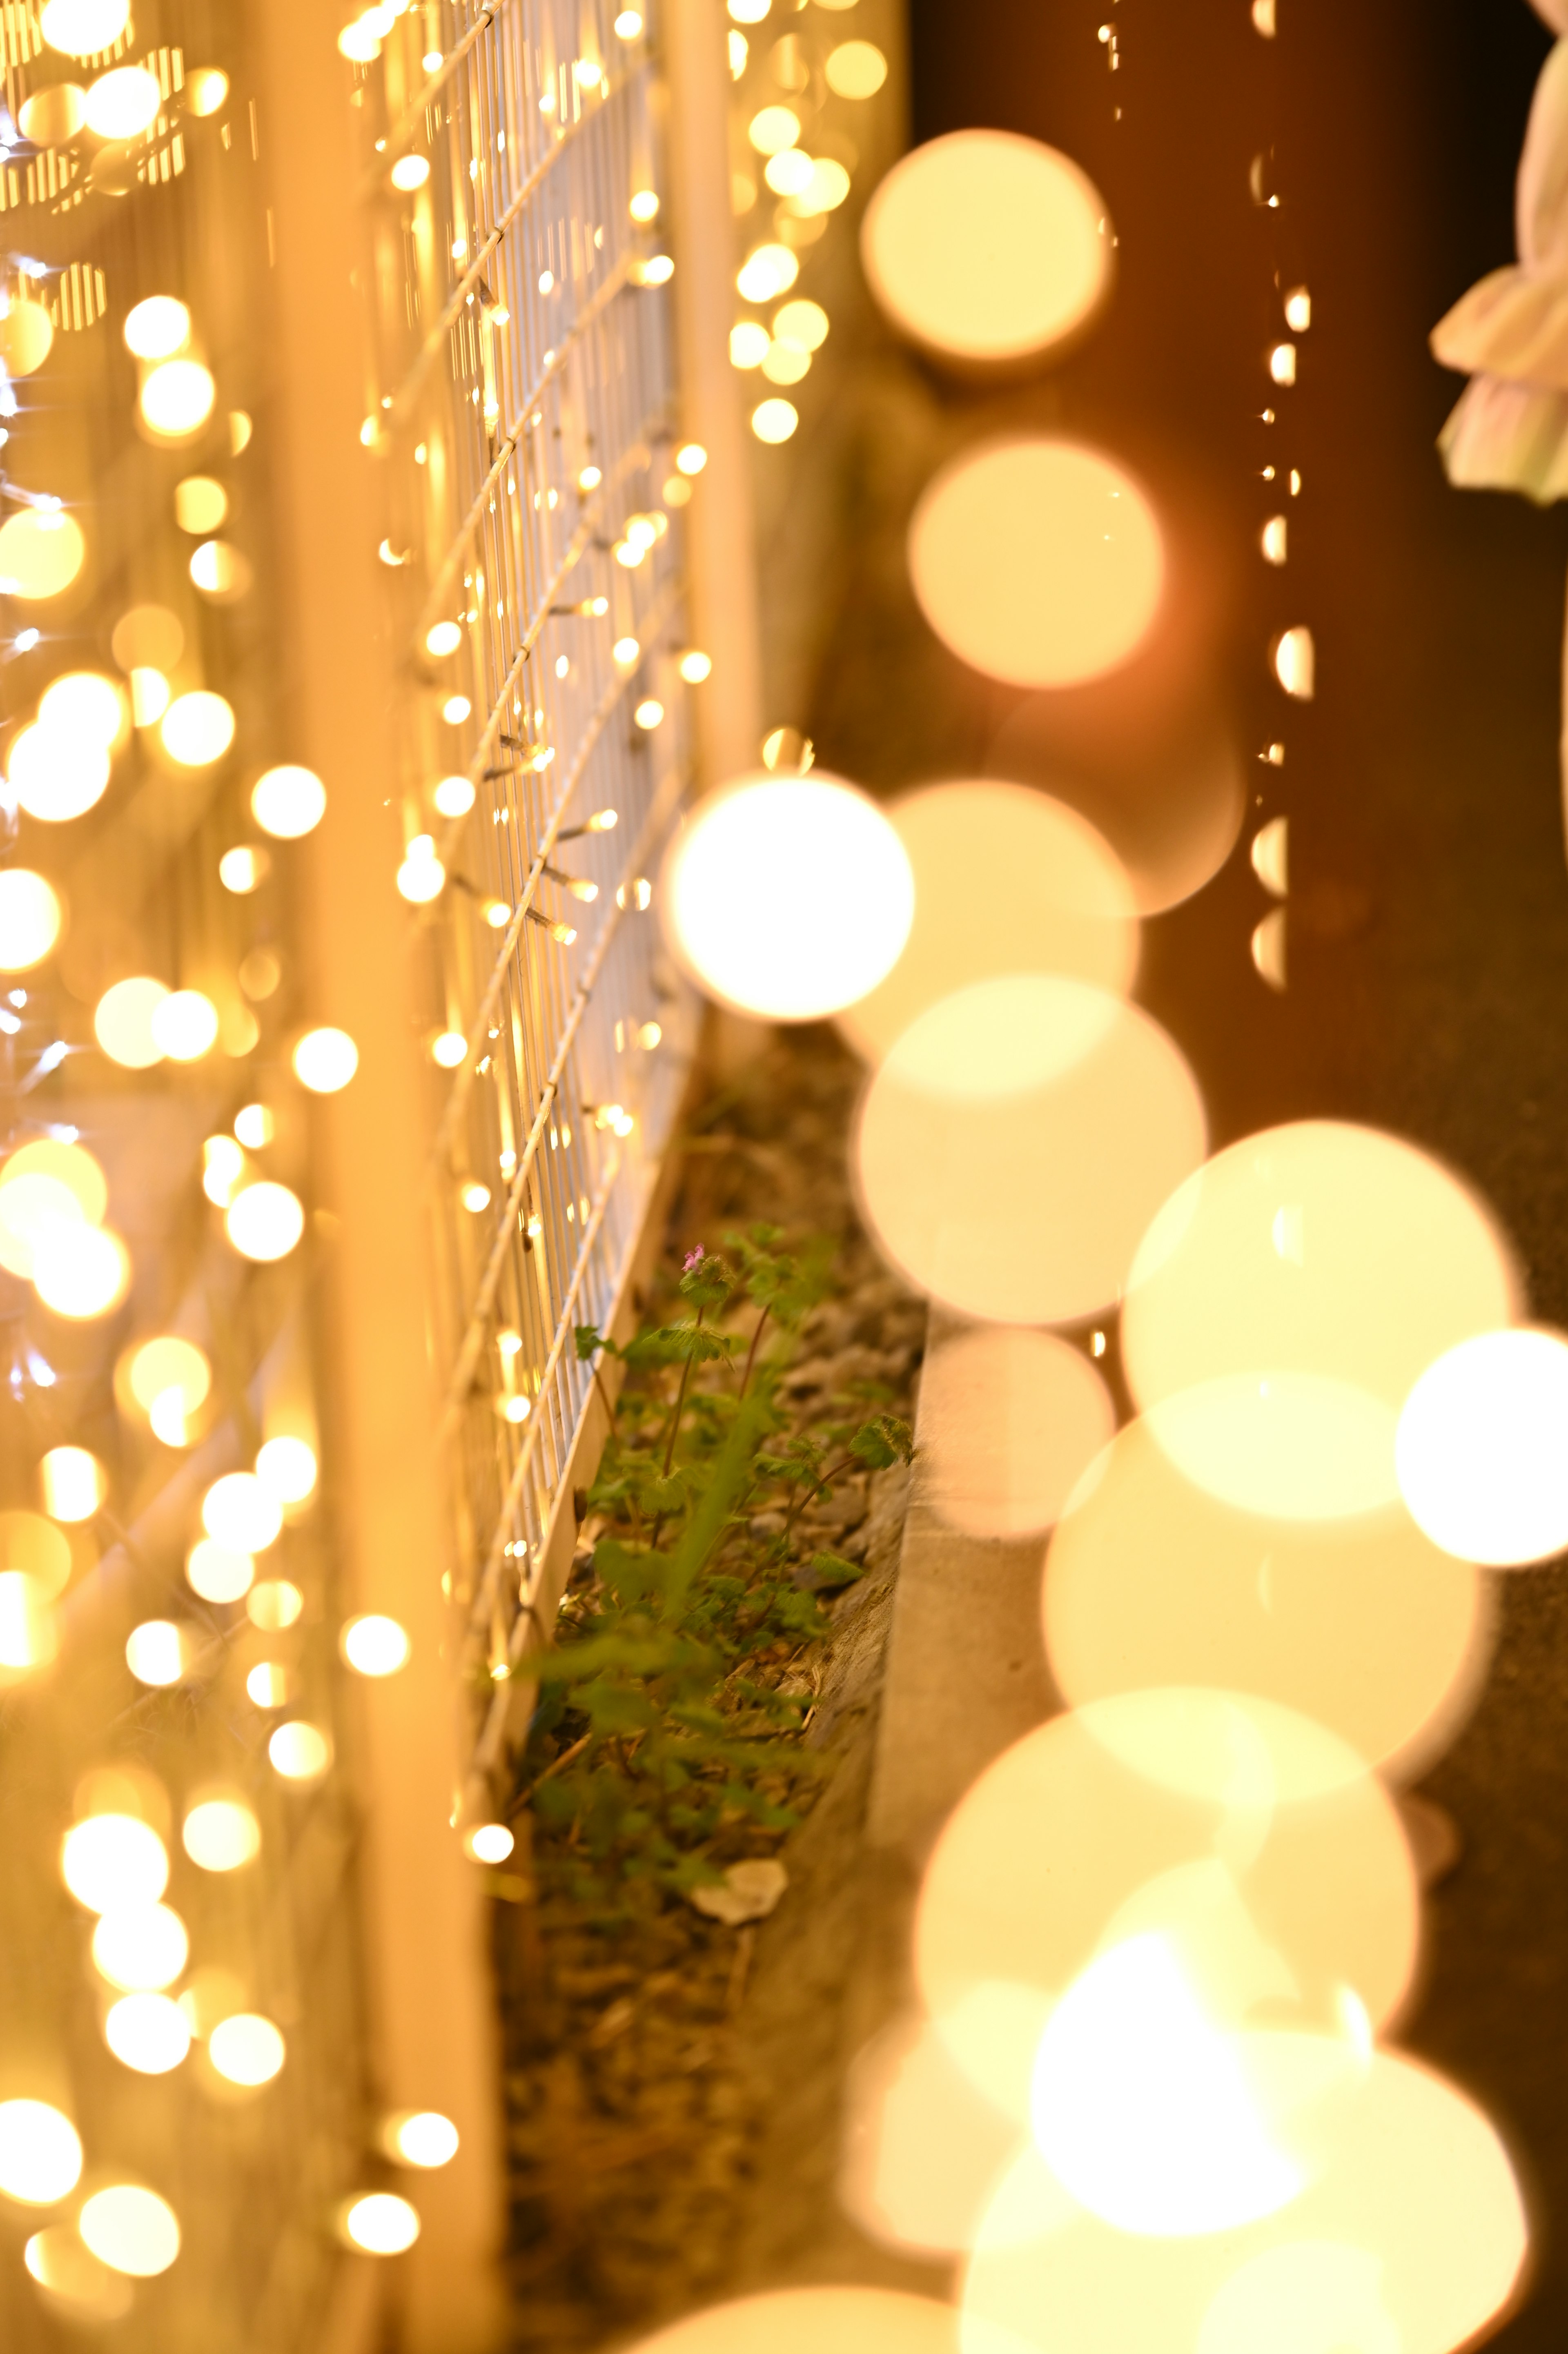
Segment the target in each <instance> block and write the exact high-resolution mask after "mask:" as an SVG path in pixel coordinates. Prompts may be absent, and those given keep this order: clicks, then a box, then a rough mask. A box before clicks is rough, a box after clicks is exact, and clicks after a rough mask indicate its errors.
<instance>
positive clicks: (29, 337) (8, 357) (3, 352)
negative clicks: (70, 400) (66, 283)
mask: <svg viewBox="0 0 1568 2354" xmlns="http://www.w3.org/2000/svg"><path fill="white" fill-rule="evenodd" d="M47 13H48V12H47V11H46V14H47ZM54 340H55V323H54V321H53V320H52V319H51V318H50V316H49V314H48V311H47V310H46V308H45V307H44V305H43V303H42V302H28V301H27V300H26V296H25V295H14V296H13V297H12V300H11V305H10V308H9V309H8V310H7V311H5V312H4V313H0V361H3V362H4V363H5V370H6V373H7V374H8V375H10V376H31V375H33V374H34V372H35V371H36V370H37V369H38V368H41V367H42V366H43V364H44V362H45V361H46V360H47V359H48V355H49V353H50V351H51V350H52V349H53V347H54Z"/></svg>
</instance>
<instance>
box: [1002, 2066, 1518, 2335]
mask: <svg viewBox="0 0 1568 2354" xmlns="http://www.w3.org/2000/svg"><path fill="white" fill-rule="evenodd" d="M1194 2129H1195V2131H1200V2132H1201V2130H1202V2121H1201V2120H1197V2119H1195V2120H1194ZM1319 2153H1320V2158H1321V2159H1322V2161H1323V2162H1322V2163H1321V2165H1320V2168H1319V2171H1318V2173H1317V2176H1316V2179H1314V2180H1312V2181H1311V2182H1309V2183H1308V2185H1307V2187H1306V2188H1305V2190H1303V2192H1302V2194H1301V2196H1300V2197H1299V2198H1298V2199H1296V2200H1291V2201H1290V2202H1289V2203H1288V2204H1287V2205H1286V2206H1284V2207H1283V2208H1281V2209H1280V2210H1279V2211H1277V2212H1276V2213H1274V2214H1272V2215H1266V2216H1264V2217H1262V2218H1260V2219H1259V2220H1258V2221H1255V2222H1253V2223H1250V2224H1246V2225H1244V2226H1241V2227H1239V2228H1236V2229H1234V2230H1231V2231H1226V2232H1209V2233H1204V2234H1202V2235H1200V2236H1196V2237H1192V2238H1184V2239H1176V2238H1156V2237H1150V2236H1139V2235H1138V2234H1136V2233H1131V2232H1122V2231H1118V2230H1115V2229H1113V2228H1112V2227H1111V2226H1109V2225H1108V2224H1107V2223H1105V2222H1103V2221H1099V2220H1098V2219H1097V2218H1094V2217H1090V2216H1086V2215H1084V2214H1083V2212H1082V2211H1081V2210H1080V2211H1077V2213H1076V2214H1074V2213H1073V2212H1072V2211H1071V2210H1068V2211H1065V2212H1064V2211H1063V2208H1062V2206H1061V2204H1060V2203H1059V2202H1058V2204H1057V2205H1056V2206H1055V2207H1053V2206H1052V2204H1051V2203H1050V2201H1049V2200H1048V2199H1046V2198H1042V2196H1041V2185H1040V2181H1039V2169H1038V2164H1037V2161H1035V2162H1033V2163H1032V2162H1031V2161H1030V2160H1028V2159H1024V2160H1021V2161H1020V2162H1019V2163H1018V2165H1017V2166H1016V2167H1015V2168H1014V2169H1013V2173H1012V2176H1010V2178H1009V2179H1008V2180H1007V2181H1005V2182H1004V2183H1003V2184H1002V2186H1001V2189H1000V2190H998V2192H997V2194H996V2197H995V2200H993V2202H992V2206H991V2210H990V2211H989V2213H988V2214H987V2216H986V2218H985V2220H984V2221H983V2222H982V2225H981V2228H980V2234H979V2239H978V2243H977V2247H976V2253H975V2256H974V2259H973V2261H972V2262H971V2264H969V2268H968V2272H967V2275H966V2278H965V2281H964V2285H963V2291H962V2303H963V2322H962V2344H963V2348H964V2354H1002V2349H1010V2354H1061V2349H1066V2348H1071V2349H1072V2354H1128V2349H1129V2348H1136V2349H1138V2354H1263V2349H1267V2354H1454V2349H1457V2348H1459V2347H1466V2346H1473V2345H1475V2344H1477V2343H1478V2342H1479V2339H1480V2338H1481V2337H1482V2336H1484V2335H1486V2334H1487V2327H1488V2324H1489V2323H1490V2322H1492V2321H1494V2320H1495V2319H1496V2317H1498V2316H1499V2314H1500V2313H1501V2312H1502V2311H1503V2309H1504V2308H1505V2307H1506V2306H1507V2305H1508V2303H1509V2301H1510V2297H1511V2296H1513V2294H1514V2292H1515V2290H1516V2287H1517V2285H1518V2284H1519V2281H1520V2275H1521V2273H1522V2269H1523V2266H1524V2263H1525V2259H1526V2255H1527V2253H1528V2249H1529V2227H1528V2221H1527V2218H1526V2215H1525V2211H1524V2203H1523V2200H1522V2199H1521V2197H1520V2186H1519V2182H1518V2179H1517V2177H1516V2175H1515V2173H1514V2170H1513V2168H1512V2166H1511V2164H1510V2159H1509V2156H1508V2152H1507V2151H1506V2149H1505V2148H1504V2147H1503V2146H1502V2143H1501V2141H1500V2140H1499V2137H1498V2135H1497V2133H1496V2132H1495V2130H1494V2129H1493V2127H1492V2126H1490V2125H1489V2122H1488V2120H1487V2119H1486V2117H1484V2116H1483V2115H1481V2113H1480V2111H1479V2110H1478V2108H1477V2107H1476V2106H1475V2105H1474V2104H1473V2103H1472V2102H1470V2101H1468V2100H1467V2099H1466V2098H1465V2096H1464V2095H1463V2094H1461V2093H1460V2092H1458V2091H1457V2089H1456V2087H1455V2086H1454V2085H1452V2084H1447V2083H1446V2082H1445V2080H1444V2079H1443V2078H1442V2077H1441V2076H1439V2075H1438V2074H1436V2072H1435V2071H1433V2070H1430V2069H1427V2068H1425V2067H1422V2066H1420V2065H1419V2064H1418V2063H1416V2062H1414V2061H1410V2060H1406V2059H1404V2058H1402V2057H1400V2056H1399V2055H1397V2054H1395V2053H1393V2052H1376V2053H1374V2054H1372V2055H1371V2057H1370V2059H1369V2061H1368V2063H1367V2065H1366V2068H1365V2071H1364V2074H1363V2075H1362V2078H1361V2083H1360V2084H1359V2086H1357V2087H1356V2088H1355V2089H1354V2090H1353V2091H1352V2092H1351V2093H1350V2094H1349V2095H1348V2097H1347V2098H1345V2099H1344V2101H1343V2103H1342V2105H1340V2110H1339V2113H1338V2114H1337V2115H1335V2116H1334V2117H1333V2119H1332V2125H1331V2127H1330V2130H1329V2131H1328V2132H1327V2133H1325V2134H1324V2135H1323V2136H1322V2137H1321V2140H1320V2143H1319ZM1032 2217H1033V2223H1032V2221H1031V2218H1032Z"/></svg>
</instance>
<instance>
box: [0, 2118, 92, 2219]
mask: <svg viewBox="0 0 1568 2354" xmlns="http://www.w3.org/2000/svg"><path fill="white" fill-rule="evenodd" d="M80 2179H81V2138H80V2136H79V2134H78V2132H77V2129H76V2127H75V2126H73V2125H72V2123H71V2121H70V2119H69V2117H68V2116H63V2115H61V2113H60V2111H59V2110H58V2109H56V2108H52V2107H51V2106H50V2105H49V2104H48V2101H0V2191H3V2192H4V2193H5V2197H6V2198H7V2199H15V2200H18V2201H19V2202H20V2203H21V2204H22V2205H23V2206H25V2207H52V2206H53V2205H54V2202H55V2200H57V2199H63V2198H65V2197H66V2195H67V2193H68V2192H69V2191H71V2190H75V2188H76V2186H77V2183H78V2182H79V2180H80Z"/></svg>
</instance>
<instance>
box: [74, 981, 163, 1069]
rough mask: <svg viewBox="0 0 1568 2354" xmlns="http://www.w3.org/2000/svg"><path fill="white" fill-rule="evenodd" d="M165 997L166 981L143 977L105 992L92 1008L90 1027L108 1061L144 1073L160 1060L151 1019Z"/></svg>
mask: <svg viewBox="0 0 1568 2354" xmlns="http://www.w3.org/2000/svg"><path fill="white" fill-rule="evenodd" d="M168 995H169V990H168V986H167V984H166V982H164V981H154V980H153V979H152V978H151V977H150V976H149V975H146V974H138V975H137V976H136V977H135V978H134V979H132V980H130V981H116V982H115V983H114V984H113V986H112V988H110V989H106V990H105V991H104V992H103V994H102V996H101V998H100V999H99V1001H98V1003H97V1005H96V1006H95V1007H94V1009H93V1015H92V1027H93V1034H94V1035H95V1036H96V1038H97V1040H98V1043H99V1044H100V1045H101V1047H102V1049H103V1051H104V1053H105V1054H106V1055H108V1056H109V1058H110V1060H111V1062H115V1063H119V1064H120V1065H122V1067H123V1068H124V1069H126V1070H128V1071H147V1070H151V1068H152V1066H153V1065H154V1063H161V1062H162V1061H163V1058H164V1048H163V1047H162V1046H161V1045H160V1044H159V1043H158V1037H157V1033H156V1031H155V1030H154V1015H155V1014H156V1013H157V1011H158V1008H159V1007H160V1006H161V1005H162V1004H163V1002H164V999H165V998H166V997H167V996H168Z"/></svg>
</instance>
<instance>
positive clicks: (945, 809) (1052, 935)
mask: <svg viewBox="0 0 1568 2354" xmlns="http://www.w3.org/2000/svg"><path fill="white" fill-rule="evenodd" d="M887 817H888V820H889V822H890V823H891V824H892V826H893V828H894V830H895V832H896V833H897V835H898V838H899V840H900V842H902V843H903V844H904V848H905V851H906V854H907V855H908V859H909V864H910V869H911V871H912V873H913V875H914V877H915V915H914V920H913V922H912V924H911V926H910V930H909V937H908V938H907V939H906V941H905V944H904V947H903V949H902V950H901V951H900V954H899V957H898V960H897V962H896V963H895V965H894V967H893V969H892V970H891V971H890V972H889V973H888V975H887V977H886V979H885V980H884V981H879V982H878V983H877V984H876V986H875V988H874V989H872V990H870V991H867V992H866V993H865V995H864V996H863V997H861V998H860V999H858V1000H857V1001H856V1002H855V1003H854V1004H853V1005H852V1006H850V1007H848V1008H847V1009H846V1010H845V1012H844V1013H842V1015H841V1016H840V1025H839V1026H840V1028H841V1029H842V1032H843V1034H844V1035H845V1037H847V1038H848V1040H849V1041H850V1044H852V1045H853V1047H855V1049H856V1050H857V1052H859V1053H860V1054H862V1055H864V1056H865V1057H866V1059H867V1061H871V1062H874V1061H876V1060H877V1059H878V1058H879V1057H880V1056H881V1055H885V1053H886V1052H887V1049H888V1048H889V1047H890V1046H891V1045H892V1044H893V1043H894V1041H895V1038H897V1037H898V1036H899V1035H900V1034H901V1033H902V1032H903V1031H905V1030H906V1029H907V1028H908V1026H909V1024H910V1023H911V1022H913V1021H914V1019H915V1017H916V1014H918V1013H924V1012H925V1011H926V1008H927V1006H929V1005H934V1004H936V1002H938V999H939V998H943V997H946V996H948V995H949V994H950V992H951V991H954V990H956V989H962V988H964V987H966V986H967V985H968V983H969V982H970V981H984V980H986V979H988V978H989V977H991V976H993V975H996V974H1001V973H1020V972H1065V973H1071V974H1073V975H1075V977H1076V978H1077V979H1078V980H1079V981H1092V982H1093V983H1094V984H1095V986H1096V987H1097V988H1099V989H1107V990H1109V991H1111V992H1112V994H1113V995H1115V996H1118V997H1121V996H1125V995H1126V994H1127V991H1128V990H1129V989H1130V988H1131V986H1132V980H1133V975H1134V973H1135V972H1136V970H1137V967H1138V951H1139V924H1138V914H1137V909H1136V907H1135V906H1134V904H1133V897H1132V892H1131V887H1130V885H1129V884H1128V878H1127V875H1126V874H1125V873H1124V871H1123V869H1122V866H1121V863H1120V861H1119V860H1118V857H1117V855H1116V853H1115V852H1114V851H1113V850H1112V849H1111V847H1110V844H1109V843H1107V841H1106V840H1105V839H1104V837H1103V836H1102V835H1101V834H1099V833H1098V832H1097V831H1096V829H1095V828H1094V827H1093V826H1092V825H1091V824H1090V823H1089V822H1088V821H1087V819H1086V818H1082V817H1080V816H1079V815H1078V813H1077V811H1075V810H1071V809H1068V808H1067V807H1066V805H1065V803H1064V802H1062V801H1054V800H1053V799H1052V798H1051V796H1050V795H1049V794H1048V793H1039V792H1034V791H1033V790H1031V789H1030V788H1029V787H1028V786H1026V785H1012V784H1000V783H972V782H966V783H963V784H941V785H928V786H926V787H923V788H922V790H920V791H918V792H914V793H908V794H906V795H904V796H903V797H902V798H901V799H899V800H898V801H893V802H890V803H889V804H888V807H887Z"/></svg>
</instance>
